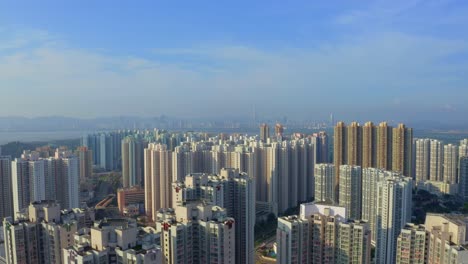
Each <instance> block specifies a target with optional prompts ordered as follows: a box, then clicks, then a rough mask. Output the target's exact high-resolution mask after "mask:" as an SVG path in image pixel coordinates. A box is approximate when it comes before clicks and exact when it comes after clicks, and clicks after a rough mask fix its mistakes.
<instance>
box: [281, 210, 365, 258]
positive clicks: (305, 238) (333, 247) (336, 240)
mask: <svg viewBox="0 0 468 264" xmlns="http://www.w3.org/2000/svg"><path fill="white" fill-rule="evenodd" d="M276 242H277V249H278V253H277V262H278V263H370V251H371V238H370V230H369V227H368V225H367V223H366V222H362V221H347V220H346V209H345V208H344V207H339V206H331V205H329V204H326V203H325V204H324V203H310V204H303V205H301V213H300V216H284V217H280V218H279V219H278V228H277V231H276Z"/></svg>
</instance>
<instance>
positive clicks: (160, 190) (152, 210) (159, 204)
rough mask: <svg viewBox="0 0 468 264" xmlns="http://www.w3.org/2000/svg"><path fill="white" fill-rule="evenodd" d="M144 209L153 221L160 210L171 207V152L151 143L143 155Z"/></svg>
mask: <svg viewBox="0 0 468 264" xmlns="http://www.w3.org/2000/svg"><path fill="white" fill-rule="evenodd" d="M144 160H145V209H146V214H147V216H148V217H149V218H150V219H153V220H154V218H153V217H154V216H156V214H157V212H158V210H159V209H161V208H170V207H172V182H173V177H172V152H171V151H169V150H167V146H166V145H163V144H156V143H151V144H149V145H148V148H146V149H145V153H144Z"/></svg>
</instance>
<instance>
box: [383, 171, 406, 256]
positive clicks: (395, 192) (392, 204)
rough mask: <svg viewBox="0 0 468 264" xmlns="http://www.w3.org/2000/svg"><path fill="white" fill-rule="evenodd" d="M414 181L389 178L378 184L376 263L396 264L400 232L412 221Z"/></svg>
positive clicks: (403, 178)
mask: <svg viewBox="0 0 468 264" xmlns="http://www.w3.org/2000/svg"><path fill="white" fill-rule="evenodd" d="M412 185H413V184H412V179H411V178H409V177H387V178H385V179H383V180H381V181H379V182H378V183H377V210H376V220H375V221H376V229H377V230H376V260H377V262H376V263H379V264H390V263H395V261H396V260H395V257H396V250H397V238H398V235H399V234H400V230H401V229H402V228H403V227H404V226H405V225H406V223H409V222H410V221H411V199H412V191H413V186H412Z"/></svg>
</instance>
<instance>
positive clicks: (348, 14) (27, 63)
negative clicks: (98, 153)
mask: <svg viewBox="0 0 468 264" xmlns="http://www.w3.org/2000/svg"><path fill="white" fill-rule="evenodd" d="M320 2H323V3H320ZM467 14H468V2H467V1H451V0H439V1H433V0H424V1H423V0H416V1H413V0H406V1H399V0H397V1H287V2H285V1H8V2H7V1H0V89H1V90H4V91H6V92H7V93H6V94H7V95H8V96H4V95H5V93H3V95H2V96H1V97H0V116H9V115H22V116H43V115H65V116H75V117H97V116H117V115H144V116H153V115H160V114H166V115H172V116H180V117H237V116H251V113H252V109H253V107H254V106H255V108H256V110H257V113H258V114H259V115H260V116H264V117H282V116H289V117H290V118H291V119H294V118H295V117H296V119H325V118H327V116H328V115H329V114H330V113H331V112H333V113H334V114H335V116H336V117H337V119H344V120H353V119H357V120H365V119H374V120H386V119H390V120H399V121H400V120H401V121H414V120H433V119H438V120H449V121H453V122H459V121H464V120H466V115H467V113H468V105H467V98H468V15H467Z"/></svg>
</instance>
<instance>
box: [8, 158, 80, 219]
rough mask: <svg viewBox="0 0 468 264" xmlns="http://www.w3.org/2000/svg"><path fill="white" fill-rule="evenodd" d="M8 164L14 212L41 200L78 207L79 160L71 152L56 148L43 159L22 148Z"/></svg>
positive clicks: (67, 206)
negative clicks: (19, 156)
mask: <svg viewBox="0 0 468 264" xmlns="http://www.w3.org/2000/svg"><path fill="white" fill-rule="evenodd" d="M11 165H12V179H13V180H12V186H13V210H14V213H17V212H20V211H21V210H23V209H25V208H26V207H27V206H28V205H29V203H31V202H35V201H42V200H57V201H58V202H59V204H60V206H61V208H63V209H70V208H76V207H78V206H79V188H80V186H79V177H80V173H79V159H78V158H77V157H76V156H74V155H72V154H71V152H69V151H60V150H57V151H56V153H55V157H51V158H47V159H43V158H39V155H38V153H36V152H28V151H25V152H24V153H23V155H22V156H21V158H19V159H15V160H14V161H12V163H11Z"/></svg>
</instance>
